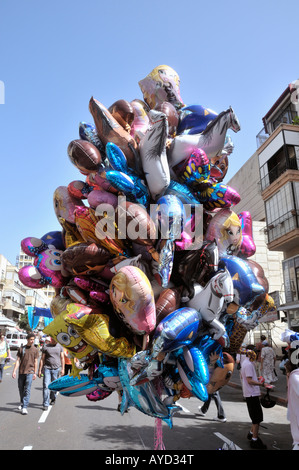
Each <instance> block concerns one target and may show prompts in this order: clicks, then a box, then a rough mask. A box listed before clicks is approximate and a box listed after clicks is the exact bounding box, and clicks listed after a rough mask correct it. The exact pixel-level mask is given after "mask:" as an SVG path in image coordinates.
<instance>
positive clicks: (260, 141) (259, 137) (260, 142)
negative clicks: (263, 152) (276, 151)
mask: <svg viewBox="0 0 299 470" xmlns="http://www.w3.org/2000/svg"><path fill="white" fill-rule="evenodd" d="M268 137H269V134H267V132H266V131H265V128H264V127H263V129H262V130H261V131H260V132H259V133H258V135H257V136H256V145H257V148H260V146H261V145H263V143H264V142H266V140H267V139H268Z"/></svg>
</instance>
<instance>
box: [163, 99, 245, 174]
mask: <svg viewBox="0 0 299 470" xmlns="http://www.w3.org/2000/svg"><path fill="white" fill-rule="evenodd" d="M228 129H232V130H233V131H234V132H239V130H240V129H241V126H240V123H239V120H238V118H237V116H236V115H235V113H234V111H233V109H232V108H231V107H230V108H228V109H227V110H226V111H223V112H222V113H220V114H219V115H218V116H217V117H216V118H215V119H214V120H213V121H210V122H209V124H208V125H207V127H206V129H205V130H204V131H203V132H202V133H201V134H195V135H178V136H176V137H175V138H174V139H173V141H172V143H171V146H170V149H169V152H168V161H169V166H170V167H171V168H172V167H173V166H175V165H177V164H178V163H180V162H182V161H184V160H185V159H186V158H188V157H189V156H190V154H191V153H192V150H193V149H194V148H200V149H202V150H203V151H204V152H205V153H206V155H207V157H208V158H209V160H211V158H213V157H215V156H216V155H218V154H219V153H220V152H221V151H222V149H223V147H224V144H225V137H226V132H227V130H228Z"/></svg>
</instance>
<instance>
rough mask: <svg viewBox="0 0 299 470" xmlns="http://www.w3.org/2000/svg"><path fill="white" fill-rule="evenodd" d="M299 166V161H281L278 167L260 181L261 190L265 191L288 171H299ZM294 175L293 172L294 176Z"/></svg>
mask: <svg viewBox="0 0 299 470" xmlns="http://www.w3.org/2000/svg"><path fill="white" fill-rule="evenodd" d="M298 169H299V165H298V161H297V159H294V158H292V159H288V160H285V161H280V162H279V163H278V164H277V165H276V166H274V167H273V168H272V169H271V170H270V171H269V172H268V173H267V174H266V176H264V178H262V179H261V181H260V186H261V190H262V191H264V190H265V189H266V188H268V186H270V185H271V184H272V183H274V181H276V180H278V178H280V177H281V175H283V174H284V173H285V172H286V171H287V170H298ZM293 174H294V173H293V172H292V175H293Z"/></svg>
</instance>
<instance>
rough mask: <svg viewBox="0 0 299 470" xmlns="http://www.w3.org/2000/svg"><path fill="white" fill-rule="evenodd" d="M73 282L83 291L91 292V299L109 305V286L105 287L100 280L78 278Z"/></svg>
mask: <svg viewBox="0 0 299 470" xmlns="http://www.w3.org/2000/svg"><path fill="white" fill-rule="evenodd" d="M73 282H74V283H75V284H76V285H77V286H78V287H79V288H81V289H82V290H83V291H87V292H89V296H90V298H91V299H93V300H96V301H97V302H101V303H109V300H110V297H109V294H107V292H106V290H107V287H108V286H105V284H104V283H103V282H101V281H100V280H93V279H90V278H88V277H77V276H76V277H74V279H73ZM80 303H81V302H80Z"/></svg>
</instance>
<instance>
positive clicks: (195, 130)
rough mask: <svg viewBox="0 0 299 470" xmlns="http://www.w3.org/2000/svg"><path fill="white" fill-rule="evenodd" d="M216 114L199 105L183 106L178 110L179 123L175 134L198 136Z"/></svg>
mask: <svg viewBox="0 0 299 470" xmlns="http://www.w3.org/2000/svg"><path fill="white" fill-rule="evenodd" d="M217 116H218V114H217V113H215V111H212V110H211V109H208V108H205V107H204V106H200V105H196V104H194V105H190V106H185V107H184V108H182V109H181V110H180V122H179V124H178V127H177V134H178V135H181V134H190V135H191V134H200V133H201V132H203V131H204V130H205V129H206V127H207V125H208V124H209V122H211V121H213V119H215V117H217Z"/></svg>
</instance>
